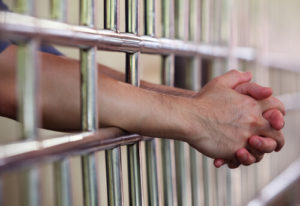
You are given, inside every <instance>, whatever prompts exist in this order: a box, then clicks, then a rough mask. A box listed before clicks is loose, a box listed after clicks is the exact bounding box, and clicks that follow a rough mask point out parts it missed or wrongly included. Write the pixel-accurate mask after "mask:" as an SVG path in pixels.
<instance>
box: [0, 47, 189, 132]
mask: <svg viewBox="0 0 300 206" xmlns="http://www.w3.org/2000/svg"><path fill="white" fill-rule="evenodd" d="M39 55H40V59H41V72H40V87H39V88H40V89H39V91H38V92H39V95H38V96H39V109H40V111H41V120H42V121H41V122H42V125H41V126H42V127H43V128H47V129H52V130H60V131H72V130H79V129H80V92H79V91H80V76H79V63H78V61H75V60H71V59H68V58H65V57H58V56H54V55H50V54H46V53H40V54H39ZM15 56H16V48H15V47H14V46H12V47H10V48H9V49H7V50H6V51H5V52H4V53H3V54H1V55H0V61H1V65H2V66H1V70H2V71H1V73H2V74H8V73H10V74H11V75H10V77H9V78H6V77H4V76H2V80H3V79H6V80H9V81H10V83H9V84H6V85H4V84H3V85H2V86H1V87H0V88H2V89H3V91H1V94H2V95H3V98H4V99H5V100H7V99H10V103H9V105H10V106H11V107H10V108H12V109H10V110H8V109H7V108H8V107H5V109H3V111H2V113H1V115H3V116H9V117H11V118H14V119H16V104H17V103H16V102H17V97H16V92H15V91H16V88H15V86H16V81H15V72H14V68H15V67H16V64H15V62H16V59H15V58H16V57H15ZM2 62H3V63H4V62H6V64H5V65H4V64H2ZM4 67H9V68H4ZM4 70H6V71H4ZM100 70H101V69H100ZM98 79H99V83H98V110H99V112H98V114H99V127H107V126H115V127H119V128H122V129H124V130H127V131H129V132H133V133H139V134H142V135H149V136H160V137H172V138H179V137H182V136H184V135H183V133H184V132H183V126H182V124H179V121H180V119H182V117H179V112H180V109H179V108H175V106H174V105H177V104H176V102H178V105H179V102H180V101H185V100H184V98H175V97H174V96H171V95H169V96H167V95H163V94H160V93H157V92H154V91H147V90H145V89H140V88H135V87H133V86H131V85H129V84H125V83H122V82H120V81H116V80H114V79H111V78H109V77H107V75H105V74H104V73H103V72H99V78H98ZM2 80H1V82H3V81H2ZM8 86H9V91H8V90H7V88H8ZM3 102H7V101H3ZM2 105H3V104H2ZM172 105H173V106H172ZM1 108H3V107H1Z"/></svg>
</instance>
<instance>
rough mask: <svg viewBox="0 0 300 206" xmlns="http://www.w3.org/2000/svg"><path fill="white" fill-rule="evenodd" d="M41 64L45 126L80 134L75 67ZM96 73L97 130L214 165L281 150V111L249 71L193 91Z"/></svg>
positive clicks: (8, 72)
mask: <svg viewBox="0 0 300 206" xmlns="http://www.w3.org/2000/svg"><path fill="white" fill-rule="evenodd" d="M15 56H16V47H15V46H10V47H9V48H8V49H7V50H5V51H4V52H3V53H2V54H1V55H0V62H1V67H0V72H1V76H0V84H1V87H0V115H2V116H6V117H10V118H13V119H16V114H17V112H16V102H17V98H16V93H15V90H16V89H15V81H16V80H15V67H16V65H15V62H16V60H15ZM40 58H41V75H40V87H39V91H38V92H39V95H38V97H39V109H40V111H41V114H42V115H41V116H42V117H41V120H42V121H41V122H42V127H43V128H47V129H52V130H59V131H74V130H79V129H80V93H79V91H80V90H79V88H80V85H79V64H78V62H77V61H75V60H71V59H68V58H66V57H58V56H54V55H51V54H46V53H40ZM98 70H99V76H98V79H99V83H98V91H99V95H98V111H99V120H100V121H99V127H111V126H113V127H118V128H121V129H123V130H126V131H128V132H133V133H139V134H141V135H145V136H156V137H161V138H171V139H177V140H182V141H186V142H187V143H189V144H190V145H191V146H193V147H194V148H196V149H197V150H198V151H200V152H201V153H203V154H205V155H207V156H209V157H212V158H215V166H217V167H219V166H221V165H222V164H225V163H227V164H228V166H229V167H231V168H234V167H237V166H239V164H244V165H250V164H252V163H254V162H256V161H259V160H260V159H261V158H262V156H263V154H264V153H267V152H272V151H274V150H277V151H279V150H280V149H281V147H282V146H283V144H284V138H283V135H282V133H281V132H280V131H279V130H280V129H281V128H282V127H283V125H284V123H283V122H284V121H283V115H284V107H283V105H282V103H281V102H280V101H278V100H277V99H275V98H274V97H272V96H271V94H272V91H271V90H270V89H269V88H265V87H261V86H259V85H256V84H254V83H250V80H251V77H252V76H251V74H250V73H241V72H237V71H231V72H228V73H226V74H225V75H222V76H220V77H218V78H215V79H214V80H212V81H211V82H209V83H208V84H207V85H206V86H205V87H204V88H203V89H202V90H201V91H200V92H198V93H194V92H191V91H186V90H182V89H175V88H170V87H166V86H158V85H152V84H150V83H146V82H142V86H141V87H142V88H135V87H133V86H131V85H128V84H126V83H123V82H121V81H118V80H121V79H122V78H123V77H122V75H120V74H118V73H114V72H113V71H111V70H110V69H108V68H106V67H103V66H101V65H99V69H98ZM114 76H115V79H113V78H111V77H114ZM116 79H117V80H116ZM70 100H72V101H70ZM249 137H250V138H249Z"/></svg>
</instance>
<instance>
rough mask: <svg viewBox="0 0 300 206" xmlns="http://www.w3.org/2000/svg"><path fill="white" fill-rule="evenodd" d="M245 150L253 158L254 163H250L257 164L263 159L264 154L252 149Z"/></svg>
mask: <svg viewBox="0 0 300 206" xmlns="http://www.w3.org/2000/svg"><path fill="white" fill-rule="evenodd" d="M247 150H248V152H249V153H250V154H251V155H252V156H253V157H254V162H252V163H255V162H259V161H261V160H262V158H263V157H264V153H262V152H260V151H258V150H256V149H254V148H252V147H248V148H247ZM252 160H253V159H252Z"/></svg>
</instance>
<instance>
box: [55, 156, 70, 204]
mask: <svg viewBox="0 0 300 206" xmlns="http://www.w3.org/2000/svg"><path fill="white" fill-rule="evenodd" d="M54 178H55V194H56V202H55V205H57V206H67V205H69V206H70V205H72V194H71V191H72V190H71V188H72V187H71V180H70V165H69V160H68V159H62V160H59V161H56V162H55V163H54Z"/></svg>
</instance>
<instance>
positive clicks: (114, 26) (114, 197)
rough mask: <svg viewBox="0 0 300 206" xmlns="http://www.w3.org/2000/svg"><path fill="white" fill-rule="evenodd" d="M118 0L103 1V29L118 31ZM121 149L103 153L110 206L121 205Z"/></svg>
mask: <svg viewBox="0 0 300 206" xmlns="http://www.w3.org/2000/svg"><path fill="white" fill-rule="evenodd" d="M119 7H120V4H119V0H105V1H104V28H105V29H110V30H113V31H116V32H118V31H119V9H120V8H119ZM120 150H121V148H120V147H118V148H113V149H110V150H106V151H105V157H106V168H107V173H106V174H107V178H106V180H107V192H108V203H109V205H111V206H117V205H123V194H122V180H121V168H122V167H121V151H120Z"/></svg>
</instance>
